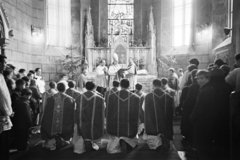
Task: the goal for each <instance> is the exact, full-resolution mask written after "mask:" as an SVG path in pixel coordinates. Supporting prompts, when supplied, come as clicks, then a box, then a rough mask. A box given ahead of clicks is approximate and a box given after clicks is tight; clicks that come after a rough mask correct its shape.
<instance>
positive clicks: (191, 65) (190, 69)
mask: <svg viewBox="0 0 240 160" xmlns="http://www.w3.org/2000/svg"><path fill="white" fill-rule="evenodd" d="M187 69H188V71H189V72H191V71H192V70H194V69H198V67H197V66H196V65H195V64H190V65H189V66H188V67H187Z"/></svg>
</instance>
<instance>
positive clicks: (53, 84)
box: [49, 81, 57, 88]
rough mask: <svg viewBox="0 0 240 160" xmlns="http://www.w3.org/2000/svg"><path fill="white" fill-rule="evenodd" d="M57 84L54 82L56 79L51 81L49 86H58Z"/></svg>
mask: <svg viewBox="0 0 240 160" xmlns="http://www.w3.org/2000/svg"><path fill="white" fill-rule="evenodd" d="M56 85H57V83H56V82H54V81H51V82H50V83H49V87H50V88H56Z"/></svg>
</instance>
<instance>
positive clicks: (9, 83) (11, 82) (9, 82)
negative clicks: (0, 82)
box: [6, 79, 16, 91]
mask: <svg viewBox="0 0 240 160" xmlns="http://www.w3.org/2000/svg"><path fill="white" fill-rule="evenodd" d="M6 83H7V87H8V89H10V90H11V91H12V90H13V88H12V85H13V84H14V83H15V81H14V80H13V79H8V80H7V82H6ZM15 84H16V83H15Z"/></svg>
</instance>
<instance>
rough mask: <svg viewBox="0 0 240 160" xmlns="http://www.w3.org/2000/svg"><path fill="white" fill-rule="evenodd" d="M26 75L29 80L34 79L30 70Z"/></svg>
mask: <svg viewBox="0 0 240 160" xmlns="http://www.w3.org/2000/svg"><path fill="white" fill-rule="evenodd" d="M27 77H28V78H29V79H30V80H32V79H34V74H33V73H31V72H29V73H28V74H27Z"/></svg>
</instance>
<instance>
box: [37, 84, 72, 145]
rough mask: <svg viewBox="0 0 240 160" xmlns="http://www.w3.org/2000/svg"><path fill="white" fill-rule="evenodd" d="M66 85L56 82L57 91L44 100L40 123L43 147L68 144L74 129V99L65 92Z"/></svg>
mask: <svg viewBox="0 0 240 160" xmlns="http://www.w3.org/2000/svg"><path fill="white" fill-rule="evenodd" d="M66 87H67V86H66V85H65V84H64V83H62V82H60V83H58V84H57V89H58V91H59V93H57V94H54V95H53V96H51V97H49V98H48V99H47V102H46V107H45V110H44V115H43V119H42V125H41V139H42V140H45V143H44V144H43V147H44V148H46V149H49V150H55V149H60V148H62V147H63V146H65V145H67V144H69V142H70V140H71V138H72V136H73V129H74V108H75V101H74V99H73V98H71V97H70V96H68V95H66V94H65V91H66Z"/></svg>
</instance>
